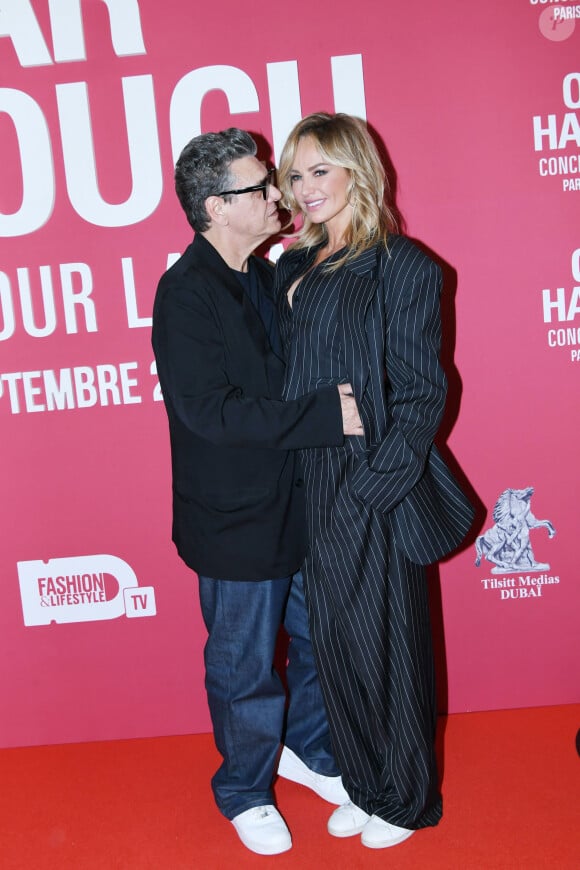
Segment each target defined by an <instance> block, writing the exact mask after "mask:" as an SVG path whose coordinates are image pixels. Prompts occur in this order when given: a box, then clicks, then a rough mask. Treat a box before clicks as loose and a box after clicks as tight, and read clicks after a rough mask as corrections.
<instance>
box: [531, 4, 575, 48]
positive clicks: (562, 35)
mask: <svg viewBox="0 0 580 870" xmlns="http://www.w3.org/2000/svg"><path fill="white" fill-rule="evenodd" d="M575 12H576V10H575V8H571V9H570V8H566V7H565V6H556V7H553V8H550V9H544V10H543V12H541V13H540V20H539V27H540V33H541V34H542V36H545V37H546V39H551V40H552V42H563V41H564V40H565V39H568V37H570V36H572V34H573V33H574V30H575V28H576V21H575V20H574V18H572V17H571V14H570V13H575Z"/></svg>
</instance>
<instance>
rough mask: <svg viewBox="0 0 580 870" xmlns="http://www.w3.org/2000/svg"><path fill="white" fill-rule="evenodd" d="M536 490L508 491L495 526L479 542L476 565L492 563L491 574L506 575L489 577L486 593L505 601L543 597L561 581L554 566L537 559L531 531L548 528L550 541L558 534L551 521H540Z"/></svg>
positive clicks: (496, 509) (495, 512) (498, 506)
mask: <svg viewBox="0 0 580 870" xmlns="http://www.w3.org/2000/svg"><path fill="white" fill-rule="evenodd" d="M533 494H534V487H533V486H528V487H527V488H526V489H506V490H504V491H503V492H502V494H501V495H500V497H499V498H498V500H497V502H496V503H495V507H494V509H493V521H494V524H493V526H491V527H490V528H489V529H487V530H486V531H485V532H484V533H483V534H482V535H479V537H478V538H476V541H475V552H476V559H475V565H476V567H479V566H480V565H481V563H482V560H485V561H487V562H491V563H492V564H493V568H492V569H491V573H492V574H495V575H512V576H509V577H508V576H505V577H502V578H501V579H500V578H499V577H497V576H495V577H486V578H485V579H483V580H482V581H481V584H482V587H483V589H484V590H485V591H494V592H496V593H497V594H499V597H500V599H501V600H502V601H506V600H509V599H524V598H542V596H543V590H544V587H546V586H555V585H558V584H559V583H560V578H559V577H557V576H554V575H553V574H550V573H548V572H549V570H550V563H549V562H545V561H540V560H539V559H537V558H536V556H535V554H534V550H533V548H532V541H531V536H530V532H532V531H534V530H536V529H540V528H545V529H547V532H548V540H549V539H551V538H553V537H554V535H555V534H556V529H555V528H554V526H553V524H552V522H551V521H550V520H546V519H543V520H539V519H537V518H536V517H535V516H534V514H533V513H532V507H531V500H532V496H533Z"/></svg>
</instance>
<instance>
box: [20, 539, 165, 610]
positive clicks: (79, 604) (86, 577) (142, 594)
mask: <svg viewBox="0 0 580 870" xmlns="http://www.w3.org/2000/svg"><path fill="white" fill-rule="evenodd" d="M17 568H18V580H19V582H20V597H21V599H22V612H23V614H24V624H25V625H49V624H50V623H51V622H57V623H63V622H95V621H98V620H105V619H117V617H119V616H128V617H130V618H133V617H139V616H155V615H156V613H157V610H156V607H155V590H154V589H153V587H152V586H139V581H138V580H137V575H136V574H135V572H134V571H133V569H132V568H131V566H130V565H129V564H127V562H125V561H124V560H123V559H120V558H119V557H118V556H110V555H108V554H105V553H101V554H99V555H95V556H71V557H67V558H60V559H50V560H49V561H48V562H43V561H42V560H40V559H38V560H32V561H29V562H17Z"/></svg>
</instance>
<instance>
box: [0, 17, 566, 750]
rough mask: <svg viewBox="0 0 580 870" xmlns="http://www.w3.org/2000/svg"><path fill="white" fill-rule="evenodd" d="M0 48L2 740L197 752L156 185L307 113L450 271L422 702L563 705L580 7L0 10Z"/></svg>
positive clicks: (176, 232)
mask: <svg viewBox="0 0 580 870" xmlns="http://www.w3.org/2000/svg"><path fill="white" fill-rule="evenodd" d="M0 36H1V37H2V38H0V141H1V143H2V160H1V161H0V237H1V238H2V245H1V251H2V253H1V257H0V306H1V308H0V351H1V356H0V415H1V417H2V419H1V430H0V431H1V435H0V438H1V448H2V449H1V451H0V463H1V464H2V480H3V498H2V504H1V507H0V511H1V524H2V525H1V527H2V548H1V555H0V576H1V579H2V583H1V585H0V629H1V635H0V636H1V641H0V643H1V655H0V692H1V695H2V708H3V712H2V715H1V720H0V745H3V746H13V745H24V744H35V743H51V742H61V741H75V740H88V739H104V738H116V737H132V736H150V735H161V734H174V733H186V732H193V731H205V730H209V728H210V722H209V716H208V713H207V707H206V701H205V692H204V688H203V663H202V650H203V644H204V641H205V632H204V629H203V625H202V622H201V618H200V615H199V609H198V600H197V592H196V584H195V577H194V575H193V574H192V573H191V572H190V571H188V570H187V569H186V568H185V566H183V565H182V563H181V562H180V561H179V559H178V557H177V555H176V553H175V551H174V548H173V545H172V544H171V542H170V464H169V445H168V436H167V425H166V419H165V413H164V410H163V406H162V403H161V402H160V396H159V392H158V387H157V381H156V378H155V374H154V368H153V366H152V363H153V355H152V352H151V346H150V313H151V308H152V302H153V297H154V292H155V287H156V283H157V280H158V278H159V275H160V274H161V272H163V271H164V270H165V268H166V267H167V263H168V262H169V261H170V260H171V259H172V258H173V257H175V256H176V255H177V254H178V253H179V252H181V251H182V250H183V249H184V247H185V246H186V245H187V243H188V242H189V240H190V233H189V230H188V227H187V224H186V222H185V219H184V217H183V215H182V213H181V210H180V208H179V205H178V202H177V199H176V197H175V194H174V192H173V183H172V173H173V162H174V158H175V156H176V154H177V153H178V152H179V150H180V149H181V147H182V145H183V144H185V142H186V141H187V140H188V139H189V138H190V137H191V136H193V135H195V134H196V133H198V132H200V131H204V130H210V129H220V128H223V127H226V126H230V125H236V126H241V127H244V128H246V129H248V130H250V131H252V132H253V133H255V134H260V135H261V136H262V137H263V138H264V140H266V141H267V142H269V143H271V144H273V147H274V154H273V156H274V158H275V157H276V156H277V154H278V153H279V150H280V147H281V144H282V143H283V141H284V138H285V135H286V133H287V132H288V130H289V129H290V127H291V126H292V125H293V124H294V122H295V121H296V120H298V118H299V117H300V116H301V115H304V114H306V113H308V112H311V111H316V110H330V111H333V110H339V111H347V112H352V113H353V114H357V115H360V116H364V117H366V118H367V120H368V122H369V124H370V125H371V128H372V129H373V130H374V131H375V132H376V134H377V136H378V137H379V138H380V139H381V140H382V142H383V143H384V146H385V149H386V154H387V158H388V161H389V163H390V164H391V167H392V177H393V180H394V182H395V188H396V197H397V204H398V207H399V209H400V211H401V213H402V215H403V217H404V220H405V226H406V231H407V232H408V234H409V235H410V236H412V237H413V238H415V239H417V240H418V241H419V242H421V243H422V244H424V245H425V246H427V247H428V248H429V250H431V251H432V253H433V254H434V255H435V256H436V257H437V258H438V259H439V260H440V262H441V263H442V265H443V267H444V272H445V276H446V290H445V296H444V301H443V311H444V322H445V348H444V361H445V366H446V369H447V372H448V375H449V380H450V399H449V407H448V412H447V415H446V419H445V423H444V426H443V431H442V435H443V436H444V438H445V439H446V441H447V444H448V445H449V448H450V449H451V451H452V453H453V455H454V457H455V459H456V461H457V463H458V465H459V466H460V469H461V470H462V473H463V475H464V476H465V479H466V481H467V485H468V486H469V487H470V488H471V490H472V493H473V495H474V498H475V499H476V501H477V504H478V506H479V511H478V525H477V528H476V529H475V531H474V535H473V536H472V538H471V539H470V540H469V542H468V543H467V544H466V546H465V548H464V549H463V550H462V552H461V553H459V554H458V555H456V556H454V557H453V558H452V559H449V560H448V561H446V562H445V563H444V564H442V565H441V566H440V567H439V569H438V570H437V571H434V572H433V577H432V587H433V603H434V621H435V628H436V632H437V637H438V649H439V653H440V668H439V670H440V686H441V703H442V705H444V706H446V707H447V708H448V709H449V710H450V711H452V712H453V711H464V710H475V709H483V708H498V707H511V706H527V705H537V704H538V705H539V704H552V703H566V702H573V701H578V700H579V694H578V686H579V673H578V671H579V665H578V656H577V637H578V605H579V603H580V587H579V583H578V576H577V567H576V563H577V558H578V548H577V541H578V532H579V529H578V507H577V501H576V492H577V490H578V488H579V486H580V471H579V467H578V465H579V464H578V460H577V454H578V448H577V443H578V428H579V423H580V414H579V401H578V379H579V377H580V286H579V285H580V230H579V227H580V220H579V217H580V208H579V205H580V113H579V110H580V63H579V56H580V55H579V52H578V49H579V46H580V5H578V4H575V3H574V2H571V0H570V2H566V0H560V2H547V0H519V2H511V3H505V0H489V2H487V3H478V4H465V3H464V2H460V0H439V2H438V3H437V4H433V3H431V2H429V0H415V2H414V3H412V4H411V5H409V4H402V3H399V2H394V0H381V2H372V0H367V2H366V3H365V2H363V3H362V4H359V5H358V6H357V7H356V11H354V9H353V6H352V4H351V3H347V2H346V0H334V2H332V3H330V2H327V0H322V2H320V3H318V4H316V6H313V5H312V4H311V3H310V2H305V0H295V2H294V3H293V4H292V6H286V7H268V8H267V9H266V8H265V9H264V11H263V12H262V13H260V14H255V15H254V14H250V13H249V12H247V11H241V12H240V7H239V4H236V3H234V2H232V0H223V2H222V3H220V4H213V5H211V4H209V5H207V8H205V9H204V11H203V12H197V11H196V8H195V7H194V6H192V4H191V3H186V2H184V0H166V2H165V3H163V4H159V3H157V2H155V0H83V2H81V0H61V2H60V3H58V4H57V3H54V2H52V3H49V2H48V0H32V2H30V0H3V2H2V5H1V8H0ZM529 488H533V490H534V492H533V496H532V497H531V501H530V494H531V493H530V490H529ZM509 490H513V491H516V492H512V493H511V494H509V493H508V494H507V495H506V496H504V497H503V498H500V496H502V494H503V493H507V492H508V491H509ZM518 491H519V492H518ZM508 497H511V502H510V505H509V507H510V510H511V513H510V512H509V511H508V514H507V517H508V518H507V520H506V515H504V511H503V506H504V502H505V501H506V499H507V498H508ZM496 503H498V507H497V509H496V510H495V512H494V508H495V506H496ZM534 517H537V518H538V519H539V520H545V521H546V522H545V523H544V524H543V525H540V526H538V527H535V523H534ZM553 530H555V533H556V534H555V535H554V534H553ZM476 534H477V536H481V540H480V541H479V542H478V547H479V548H480V549H481V552H482V556H483V558H482V559H481V562H480V564H479V566H476V564H475V561H476V555H477V549H476V546H475V538H476ZM486 556H487V557H488V558H486ZM490 560H495V561H490ZM498 563H499V564H498ZM443 639H444V640H443Z"/></svg>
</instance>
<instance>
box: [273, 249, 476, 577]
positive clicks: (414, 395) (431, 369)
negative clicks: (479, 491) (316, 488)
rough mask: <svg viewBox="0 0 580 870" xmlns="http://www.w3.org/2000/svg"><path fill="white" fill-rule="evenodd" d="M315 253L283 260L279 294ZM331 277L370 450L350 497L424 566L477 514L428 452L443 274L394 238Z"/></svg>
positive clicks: (435, 404)
mask: <svg viewBox="0 0 580 870" xmlns="http://www.w3.org/2000/svg"><path fill="white" fill-rule="evenodd" d="M314 254H315V250H314V249H310V250H300V249H298V250H292V249H291V250H289V251H287V252H286V253H285V254H283V255H282V257H281V258H280V260H279V261H278V264H277V270H276V271H277V277H276V286H277V290H278V293H283V292H284V291H285V290H286V289H287V287H288V284H289V283H290V281H291V280H292V279H293V278H294V277H296V275H298V274H300V273H302V272H303V271H305V269H306V268H307V265H308V263H309V262H310V261H311V260H312V259H313V258H314ZM335 275H336V281H337V285H338V293H339V302H338V320H339V325H338V326H339V334H340V336H341V340H342V348H343V353H344V361H345V364H346V369H347V372H348V375H349V378H350V382H351V384H352V387H353V391H354V395H355V397H356V400H357V404H358V406H359V410H360V414H361V418H362V420H363V424H364V428H365V437H366V442H367V450H366V454H364V455H363V456H361V457H360V458H358V459H357V460H356V465H355V471H354V474H353V476H352V479H351V480H350V488H351V492H352V493H353V495H354V496H355V497H356V498H359V499H360V500H361V501H363V502H365V503H367V504H370V505H372V506H373V507H374V508H376V509H377V510H379V511H381V512H382V513H384V514H385V515H386V516H387V518H388V521H389V524H390V526H391V529H392V532H393V537H394V541H395V545H396V546H397V547H398V548H399V549H400V550H402V551H403V552H404V553H405V554H406V555H407V556H408V557H409V558H410V559H411V560H412V561H413V562H417V563H418V564H421V565H427V564H429V563H431V562H435V561H437V560H438V559H440V558H442V557H443V556H445V555H446V554H447V553H449V552H451V551H452V550H453V549H455V548H456V547H457V546H458V545H459V544H460V543H461V541H462V540H463V539H464V537H465V535H466V534H467V532H468V530H469V528H470V526H471V523H472V521H473V515H474V510H473V507H472V505H471V504H470V503H469V501H468V500H467V498H466V497H465V495H464V493H463V492H462V490H461V489H460V487H459V485H458V483H457V481H456V480H455V479H454V477H453V475H452V474H451V472H450V471H449V469H448V468H447V466H446V465H445V463H444V461H443V459H442V458H441V455H440V454H439V452H438V451H437V448H436V447H435V445H434V444H433V439H434V437H435V435H436V433H437V429H438V428H439V425H440V422H441V417H442V415H443V410H444V406H445V396H446V390H447V382H446V378H445V374H444V372H443V369H442V368H441V365H440V363H439V349H440V342H441V318H440V292H441V284H442V280H441V270H440V268H439V266H438V265H437V264H436V263H435V262H434V261H433V260H431V259H430V258H429V257H427V256H426V254H424V253H423V252H422V251H420V250H419V248H418V247H417V246H416V245H414V244H413V243H412V242H411V241H410V240H409V239H407V238H405V237H404V236H398V235H392V236H391V237H390V239H389V245H388V250H387V249H385V247H384V246H383V245H375V246H374V247H373V248H370V249H369V250H368V251H365V252H364V253H363V254H361V255H359V256H358V257H356V258H355V259H353V260H352V261H350V262H348V263H347V264H346V265H345V266H343V267H342V268H341V269H339V270H338V271H337V272H336V273H335Z"/></svg>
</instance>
